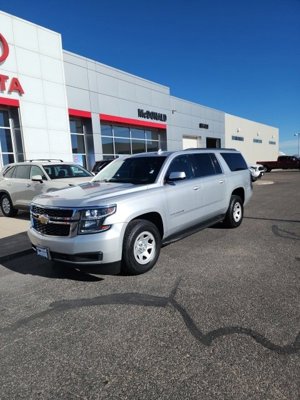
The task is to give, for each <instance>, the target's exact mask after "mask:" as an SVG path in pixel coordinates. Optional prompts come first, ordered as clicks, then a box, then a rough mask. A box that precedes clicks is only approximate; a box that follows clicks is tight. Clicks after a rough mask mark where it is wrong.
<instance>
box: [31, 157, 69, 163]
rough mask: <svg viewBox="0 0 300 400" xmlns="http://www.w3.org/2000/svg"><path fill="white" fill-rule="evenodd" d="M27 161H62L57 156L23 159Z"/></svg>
mask: <svg viewBox="0 0 300 400" xmlns="http://www.w3.org/2000/svg"><path fill="white" fill-rule="evenodd" d="M25 161H27V162H33V161H48V162H52V161H60V162H64V161H63V160H60V159H59V158H33V159H32V160H25Z"/></svg>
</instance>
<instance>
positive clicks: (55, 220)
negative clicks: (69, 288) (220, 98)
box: [28, 149, 252, 274]
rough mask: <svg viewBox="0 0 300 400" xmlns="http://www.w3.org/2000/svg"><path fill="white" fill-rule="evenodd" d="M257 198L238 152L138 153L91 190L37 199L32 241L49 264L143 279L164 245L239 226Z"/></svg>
mask: <svg viewBox="0 0 300 400" xmlns="http://www.w3.org/2000/svg"><path fill="white" fill-rule="evenodd" d="M251 194H252V182H251V178H250V172H249V169H248V166H247V164H246V162H245V160H244V158H243V157H242V155H241V153H239V152H238V151H235V150H226V149H202V150H187V151H186V150H183V151H178V152H157V153H143V154H136V155H134V156H128V157H123V158H121V159H116V160H114V161H112V162H111V163H110V164H109V165H108V166H106V167H105V168H104V169H103V170H102V171H100V172H99V174H98V175H96V176H95V177H94V178H93V180H92V181H91V182H89V183H84V184H81V185H78V186H76V187H73V188H70V189H66V190H60V191H58V192H55V193H48V194H47V195H41V196H39V197H37V198H35V199H34V201H33V203H32V206H31V227H30V229H29V231H28V235H29V238H30V240H31V243H32V245H33V249H34V250H35V251H36V253H37V254H38V255H39V256H42V257H46V258H47V259H49V260H53V261H55V262H64V263H69V264H75V265H77V266H78V265H79V266H85V265H90V264H102V265H104V264H113V265H114V267H115V266H116V264H117V265H118V270H120V268H123V270H124V271H126V272H127V273H131V274H140V273H144V272H146V271H148V270H149V269H150V268H152V267H153V266H154V264H155V263H156V261H157V259H158V256H159V252H160V248H161V246H162V245H163V244H167V243H170V242H172V241H175V240H178V238H182V237H184V236H186V235H187V234H190V233H192V232H195V230H198V229H201V228H204V227H207V226H211V225H213V224H216V223H217V222H223V223H224V224H225V225H226V226H227V227H229V228H235V227H238V226H239V225H240V224H241V222H242V219H243V207H244V205H245V204H246V203H247V202H248V200H249V199H250V197H251ZM100 271H101V270H100ZM114 271H116V269H114Z"/></svg>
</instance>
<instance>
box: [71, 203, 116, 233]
mask: <svg viewBox="0 0 300 400" xmlns="http://www.w3.org/2000/svg"><path fill="white" fill-rule="evenodd" d="M116 209H117V206H115V205H113V206H109V207H101V208H89V209H86V210H82V211H81V212H80V221H79V227H78V233H79V235H84V234H87V233H98V232H103V231H107V230H108V229H109V228H110V227H111V225H105V224H104V221H105V219H106V217H108V216H109V215H112V214H114V213H115V212H116Z"/></svg>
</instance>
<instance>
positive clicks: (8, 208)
mask: <svg viewBox="0 0 300 400" xmlns="http://www.w3.org/2000/svg"><path fill="white" fill-rule="evenodd" d="M0 207H1V211H2V214H3V215H4V216H5V217H14V216H16V215H17V214H18V210H17V209H16V208H14V207H13V204H12V201H11V199H10V197H9V195H8V194H3V195H2V196H1V199H0Z"/></svg>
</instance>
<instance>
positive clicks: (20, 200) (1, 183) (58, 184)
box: [0, 160, 93, 217]
mask: <svg viewBox="0 0 300 400" xmlns="http://www.w3.org/2000/svg"><path fill="white" fill-rule="evenodd" d="M92 177H93V174H91V173H90V172H89V171H87V170H86V169H85V168H83V167H81V166H80V165H78V164H75V163H71V162H63V161H62V160H30V161H24V162H18V163H13V164H8V165H6V166H5V167H4V168H3V169H2V171H1V173H0V207H1V211H2V213H3V215H4V216H6V217H13V216H15V215H16V214H17V212H18V209H24V210H26V209H29V207H30V202H31V201H32V199H33V198H34V197H35V196H37V195H39V194H42V193H48V192H52V191H54V190H58V189H64V188H66V187H68V186H74V185H76V184H79V183H82V182H86V181H89V180H91V179H92Z"/></svg>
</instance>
